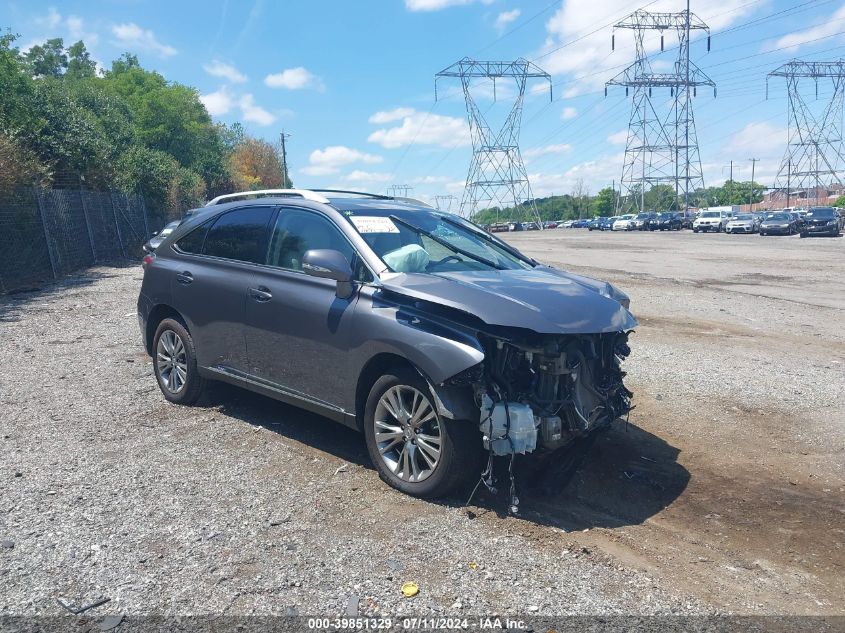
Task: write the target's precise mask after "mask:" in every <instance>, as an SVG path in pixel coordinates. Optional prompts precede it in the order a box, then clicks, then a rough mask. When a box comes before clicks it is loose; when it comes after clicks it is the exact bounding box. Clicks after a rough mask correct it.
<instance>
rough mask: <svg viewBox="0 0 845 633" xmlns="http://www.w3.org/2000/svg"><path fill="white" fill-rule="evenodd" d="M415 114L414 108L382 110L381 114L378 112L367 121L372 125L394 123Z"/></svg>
mask: <svg viewBox="0 0 845 633" xmlns="http://www.w3.org/2000/svg"><path fill="white" fill-rule="evenodd" d="M414 112H415V110H414V109H413V108H394V109H393V110H382V111H380V112H376V113H375V114H374V115H372V116H371V117H370V118H369V119H367V120H368V121H369V122H370V123H376V124H382V123H392V122H393V121H398V120H399V119H404V118H405V117H406V116H411V115H412V114H413V113H414Z"/></svg>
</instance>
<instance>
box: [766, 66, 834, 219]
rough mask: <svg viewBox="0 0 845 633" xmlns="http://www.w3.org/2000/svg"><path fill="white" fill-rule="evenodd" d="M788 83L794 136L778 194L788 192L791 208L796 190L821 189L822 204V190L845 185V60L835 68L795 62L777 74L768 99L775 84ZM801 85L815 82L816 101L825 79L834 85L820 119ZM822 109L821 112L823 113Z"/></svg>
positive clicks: (778, 179)
mask: <svg viewBox="0 0 845 633" xmlns="http://www.w3.org/2000/svg"><path fill="white" fill-rule="evenodd" d="M770 77H783V78H785V79H786V85H787V89H788V91H789V135H788V139H789V140H788V145H787V148H786V155H785V156H784V158H783V161H782V162H781V164H780V169H778V175H777V177H776V178H775V190H776V191H785V192H786V199H787V206H789V199H790V197H791V193H792V192H791V191H790V190H791V189H792V188H797V189H799V190H800V189H805V190H807V193H806V198H807V199H809V198H810V195H809V189H810V188H815V195H814V196H813V197H815V198H816V203H817V204H818V192H819V189H820V188H821V187H827V186H829V185H831V184H833V183H834V182H835V183H837V184H839V185H840V186H841V185H842V178H841V172H842V170H843V166H845V156H843V151H842V150H843V147H842V114H843V109H842V106H843V95H845V60H839V61H835V62H802V61H798V60H795V61H791V62H788V63H786V64H784V65H783V66H780V67H779V68H777V69H775V70H773V71H772V72H770V73H769V75H768V77H766V96H767V97H768V94H769V78H770ZM801 79H812V80H813V82H814V84H815V95H816V98H818V96H819V79H821V80H826V79H829V80H830V82H831V85H832V87H833V94H832V95H831V97H830V99H829V100H828V101H827V103H826V105H825V107H824V109H823V110H822V111H821V113H820V114H819V115H816V114H814V112H813V110H814V108H811V107H810V106H809V104H808V103H807V101H805V98H804V96H803V95H802V93H801V87H802V86H803V85H805V83H804V82H801V81H800V80H801ZM818 109H819V108H815V110H818Z"/></svg>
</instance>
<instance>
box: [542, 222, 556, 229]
mask: <svg viewBox="0 0 845 633" xmlns="http://www.w3.org/2000/svg"><path fill="white" fill-rule="evenodd" d="M543 228H544V229H556V228H557V220H546V221H545V222H543Z"/></svg>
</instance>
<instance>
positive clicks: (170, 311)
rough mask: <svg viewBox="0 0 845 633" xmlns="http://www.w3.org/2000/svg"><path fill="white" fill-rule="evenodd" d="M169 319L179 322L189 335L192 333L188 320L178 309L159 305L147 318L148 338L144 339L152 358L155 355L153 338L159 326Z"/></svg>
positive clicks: (163, 304)
mask: <svg viewBox="0 0 845 633" xmlns="http://www.w3.org/2000/svg"><path fill="white" fill-rule="evenodd" d="M168 318H169V319H175V320H176V321H179V323H181V324H182V326H183V327H184V328H185V329H186V330H188V333H189V334H190V333H191V328H190V327H189V326H188V322H187V320H186V319H185V317H183V316H182V314H181V313H180V312H179V311H178V310H177V309H176V308H174V307H172V306H169V305H167V304H166V303H159V304H158V305H156V306H155V307H154V308H153V309H152V310H150V314H149V316H147V325H146V336H145V337H144V340H145V341H146V344H147V354H149V355H150V356H152V355H153V338H154V337H155V333H156V330H157V329H158V326H159V324H160V323H161V322H162V321H164V320H165V319H168Z"/></svg>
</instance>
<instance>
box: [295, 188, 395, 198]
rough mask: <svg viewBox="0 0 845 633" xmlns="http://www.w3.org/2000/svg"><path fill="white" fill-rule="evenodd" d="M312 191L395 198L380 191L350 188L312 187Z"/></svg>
mask: <svg viewBox="0 0 845 633" xmlns="http://www.w3.org/2000/svg"><path fill="white" fill-rule="evenodd" d="M311 191H318V192H320V193H351V194H352V195H355V196H365V197H367V198H376V199H378V200H393V197H392V196H385V195H382V194H380V193H367V192H366V191H349V190H348V189H312V190H311Z"/></svg>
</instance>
